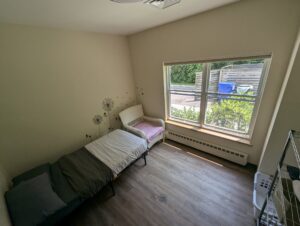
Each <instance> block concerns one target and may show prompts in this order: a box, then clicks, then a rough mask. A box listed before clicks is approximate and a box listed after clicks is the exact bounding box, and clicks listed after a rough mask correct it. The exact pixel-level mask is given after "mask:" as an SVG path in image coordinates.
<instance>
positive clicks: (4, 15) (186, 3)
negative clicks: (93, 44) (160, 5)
mask: <svg viewBox="0 0 300 226" xmlns="http://www.w3.org/2000/svg"><path fill="white" fill-rule="evenodd" d="M236 1H239V0H181V3H179V4H176V5H174V6H171V7H169V8H166V9H164V10H161V9H157V8H155V7H153V6H150V5H147V4H143V3H142V2H139V3H127V4H119V3H115V2H111V1H110V0H0V22H4V23H14V24H26V25H37V26H47V27H58V28H67V29H73V30H84V31H96V32H103V33H111V34H124V35H127V34H132V33H135V32H139V31H142V30H145V29H148V28H151V27H155V26H158V25H161V24H165V23H168V22H171V21H175V20H178V19H181V18H184V17H187V16H190V15H193V14H197V13H200V12H204V11H207V10H210V9H213V8H216V7H220V6H222V5H226V4H229V3H233V2H236Z"/></svg>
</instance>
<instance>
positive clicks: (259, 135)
mask: <svg viewBox="0 0 300 226" xmlns="http://www.w3.org/2000/svg"><path fill="white" fill-rule="evenodd" d="M299 12H300V1H298V0H287V1H280V0H276V1H274V0H244V1H240V2H237V3H234V4H231V5H228V6H225V7H221V8H218V9H215V10H212V11H208V12H206V13H202V14H198V15H195V16H192V17H189V18H186V19H183V20H179V21H177V22H173V23H169V24H167V25H163V26H160V27H157V28H153V29H150V30H147V31H144V32H141V33H138V34H134V35H131V36H130V37H129V44H130V50H131V57H132V62H133V63H132V65H133V71H134V77H135V81H136V86H137V88H138V91H139V92H138V101H139V102H141V103H142V104H143V105H144V108H145V111H146V113H147V114H149V115H153V116H157V117H162V118H164V117H165V110H164V87H163V67H162V65H163V62H184V61H194V60H203V59H214V58H216V59H218V58H226V57H239V56H251V55H252V56H253V55H261V54H262V55H263V54H272V63H271V67H270V72H269V76H268V81H267V84H266V88H265V91H264V95H263V98H262V102H261V107H260V110H259V113H258V118H257V122H256V126H255V129H254V134H253V138H252V143H251V145H246V144H242V143H238V142H235V141H230V140H227V139H223V138H220V137H216V136H214V135H210V134H207V133H201V132H195V131H192V130H188V129H184V128H181V127H178V126H174V125H171V124H167V127H168V128H169V129H170V128H171V129H172V130H175V131H177V132H179V133H182V134H185V135H187V136H190V137H195V138H200V139H202V140H205V141H206V142H210V143H213V144H215V145H221V146H224V147H227V148H231V149H234V150H238V151H241V152H244V153H248V154H249V162H251V163H253V164H257V163H258V161H259V158H260V155H261V151H262V148H263V144H264V140H265V137H266V133H267V129H268V126H269V123H270V120H271V117H272V113H273V110H274V107H275V103H276V100H277V98H278V94H279V91H280V87H281V83H282V81H283V78H284V75H285V71H286V68H287V65H288V61H289V56H290V54H291V51H292V48H293V44H294V41H295V37H296V34H297V29H298V27H299V23H300V14H299ZM142 94H143V95H142Z"/></svg>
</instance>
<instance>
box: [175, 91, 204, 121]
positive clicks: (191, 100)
mask: <svg viewBox="0 0 300 226" xmlns="http://www.w3.org/2000/svg"><path fill="white" fill-rule="evenodd" d="M199 114H200V95H193V94H176V93H171V94H170V116H171V117H172V118H175V119H179V120H183V121H190V122H195V123H198V121H199Z"/></svg>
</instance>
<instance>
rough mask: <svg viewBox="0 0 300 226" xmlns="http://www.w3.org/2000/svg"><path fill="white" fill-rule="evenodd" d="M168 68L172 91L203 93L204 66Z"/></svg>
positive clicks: (185, 65)
mask: <svg viewBox="0 0 300 226" xmlns="http://www.w3.org/2000/svg"><path fill="white" fill-rule="evenodd" d="M168 67H169V70H170V77H171V78H170V82H171V84H170V89H171V90H185V91H198V92H199V91H201V86H202V71H203V65H202V64H176V65H171V66H168Z"/></svg>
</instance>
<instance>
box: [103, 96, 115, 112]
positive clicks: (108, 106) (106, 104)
mask: <svg viewBox="0 0 300 226" xmlns="http://www.w3.org/2000/svg"><path fill="white" fill-rule="evenodd" d="M102 106H103V110H105V111H108V112H109V111H111V110H112V109H113V107H114V101H113V100H112V99H111V98H109V97H107V98H105V99H104V100H103V102H102Z"/></svg>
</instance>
